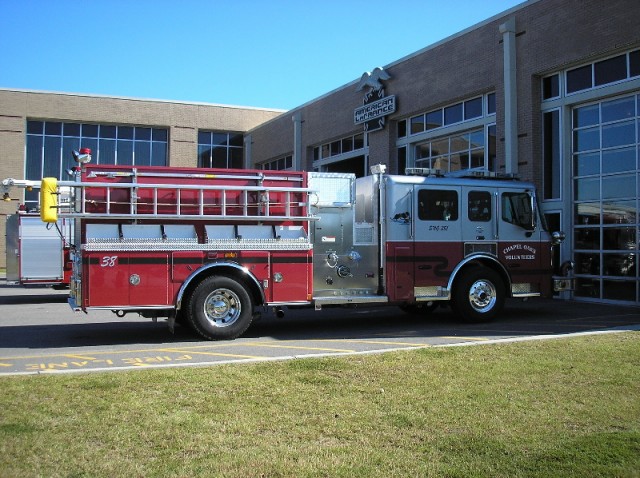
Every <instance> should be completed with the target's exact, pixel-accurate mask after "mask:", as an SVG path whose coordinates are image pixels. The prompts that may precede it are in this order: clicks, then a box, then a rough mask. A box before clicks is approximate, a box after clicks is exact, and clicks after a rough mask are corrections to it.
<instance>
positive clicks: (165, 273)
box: [41, 164, 571, 339]
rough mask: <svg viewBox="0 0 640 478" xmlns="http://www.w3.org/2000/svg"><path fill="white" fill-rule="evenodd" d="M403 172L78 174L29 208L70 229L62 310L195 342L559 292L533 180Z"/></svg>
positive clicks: (565, 283)
mask: <svg viewBox="0 0 640 478" xmlns="http://www.w3.org/2000/svg"><path fill="white" fill-rule="evenodd" d="M407 173H408V174H407V175H404V176H394V175H387V174H385V172H384V168H383V167H381V166H377V167H374V168H372V174H371V175H370V176H367V177H363V178H358V179H356V177H355V175H353V174H344V173H320V172H308V173H307V172H300V171H256V170H202V169H195V168H191V169H187V168H160V167H146V168H145V167H128V166H93V165H88V164H83V165H81V166H79V167H78V168H77V169H76V173H75V176H76V178H75V181H70V182H60V183H56V181H55V180H48V179H45V180H43V183H42V188H41V194H42V196H41V204H42V213H43V219H44V220H45V221H55V220H58V219H59V217H64V218H73V219H74V220H75V227H74V231H75V233H74V236H75V237H74V241H73V244H72V258H73V274H72V278H71V293H70V299H69V303H70V305H71V306H72V308H73V309H74V310H84V311H86V310H90V309H110V310H112V311H114V312H116V313H117V314H118V315H119V316H123V315H125V314H126V313H129V312H136V313H139V314H141V315H143V316H147V317H152V318H157V317H167V318H168V319H169V322H170V324H173V323H174V321H180V322H183V323H186V324H189V325H190V326H191V327H192V328H193V329H194V330H195V331H196V332H197V333H199V334H200V335H201V336H203V337H205V338H207V339H230V338H235V337H237V336H239V335H241V334H242V333H243V332H244V331H245V330H246V329H247V328H248V327H249V326H250V324H251V322H252V320H253V318H254V316H255V314H256V313H257V312H258V311H259V310H260V307H274V308H281V307H283V306H289V307H315V308H316V309H320V308H322V307H325V306H341V305H353V304H365V305H375V304H380V305H397V306H400V307H401V308H403V309H404V310H406V311H408V312H420V313H428V312H429V311H430V310H432V309H433V308H434V307H436V306H437V305H438V304H443V303H449V304H450V305H451V307H452V308H453V310H454V311H455V313H456V314H458V315H459V316H461V317H463V318H465V319H467V320H473V321H477V320H487V319H490V318H492V317H494V316H495V315H496V314H497V313H498V312H499V311H500V310H501V309H502V307H503V305H504V302H505V299H506V298H507V297H520V298H528V297H544V296H549V295H550V294H551V293H552V291H553V290H554V284H555V286H556V287H555V288H556V290H560V289H562V288H567V287H570V283H571V281H570V280H568V279H567V278H562V280H554V278H553V277H552V274H553V264H552V258H553V254H552V247H553V246H554V245H555V244H557V243H559V242H560V241H561V240H562V234H561V233H554V234H553V235H552V234H550V233H549V232H548V231H547V230H546V227H545V225H544V222H543V219H542V217H541V216H540V214H539V209H538V207H537V205H536V196H535V188H534V187H533V185H532V184H530V183H525V182H520V181H517V180H515V179H513V178H508V179H507V178H502V179H501V178H498V177H496V175H495V174H487V173H479V172H473V171H466V172H461V173H458V174H455V175H449V176H445V175H442V174H440V173H439V172H437V171H431V170H423V169H414V170H408V171H407ZM61 186H67V187H71V189H72V191H74V194H73V200H72V201H71V202H70V203H69V205H68V206H65V207H61V206H59V205H58V204H57V203H56V194H57V191H58V190H59V188H60V187H61ZM556 279H560V278H556Z"/></svg>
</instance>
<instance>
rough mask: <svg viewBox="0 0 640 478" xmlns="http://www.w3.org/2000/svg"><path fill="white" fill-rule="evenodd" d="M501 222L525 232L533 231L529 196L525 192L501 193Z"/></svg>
mask: <svg viewBox="0 0 640 478" xmlns="http://www.w3.org/2000/svg"><path fill="white" fill-rule="evenodd" d="M502 220H503V221H505V222H508V223H510V224H513V225H515V226H520V227H522V228H523V229H526V230H533V229H534V227H535V226H534V224H533V208H532V198H531V196H530V195H529V194H528V193H526V192H520V193H515V192H514V193H502Z"/></svg>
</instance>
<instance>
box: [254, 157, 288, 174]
mask: <svg viewBox="0 0 640 478" xmlns="http://www.w3.org/2000/svg"><path fill="white" fill-rule="evenodd" d="M258 168H259V169H264V170H277V171H284V170H292V169H293V156H292V155H289V156H283V157H282V158H278V159H274V160H271V161H266V162H264V163H260V164H259V165H258Z"/></svg>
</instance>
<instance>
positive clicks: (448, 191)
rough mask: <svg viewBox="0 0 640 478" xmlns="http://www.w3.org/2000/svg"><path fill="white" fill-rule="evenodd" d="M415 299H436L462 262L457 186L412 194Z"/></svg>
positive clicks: (428, 188)
mask: <svg viewBox="0 0 640 478" xmlns="http://www.w3.org/2000/svg"><path fill="white" fill-rule="evenodd" d="M414 198H415V205H414V211H416V220H415V222H414V231H413V238H414V264H413V267H414V296H415V298H416V299H418V300H419V299H420V298H428V297H439V296H440V293H441V290H442V289H441V288H446V286H447V283H448V281H449V278H450V277H451V272H452V271H453V269H454V268H455V267H456V265H457V264H458V263H459V262H460V261H461V260H462V258H463V244H462V222H463V215H462V200H461V188H460V187H459V186H441V185H420V186H415V191H414Z"/></svg>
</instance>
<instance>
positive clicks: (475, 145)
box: [415, 128, 487, 172]
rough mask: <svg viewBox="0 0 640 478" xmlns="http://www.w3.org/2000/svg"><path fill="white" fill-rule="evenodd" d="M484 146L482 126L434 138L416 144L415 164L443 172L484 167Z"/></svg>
mask: <svg viewBox="0 0 640 478" xmlns="http://www.w3.org/2000/svg"><path fill="white" fill-rule="evenodd" d="M485 146H486V142H485V134H484V128H480V129H476V130H473V131H468V132H464V133H457V134H454V135H451V136H445V137H439V138H434V139H432V140H429V141H427V142H424V143H420V144H418V145H416V147H415V165H416V167H418V168H431V169H440V170H442V171H445V172H450V171H458V170H460V169H471V168H483V169H485V168H486V167H487V165H486V163H485Z"/></svg>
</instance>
